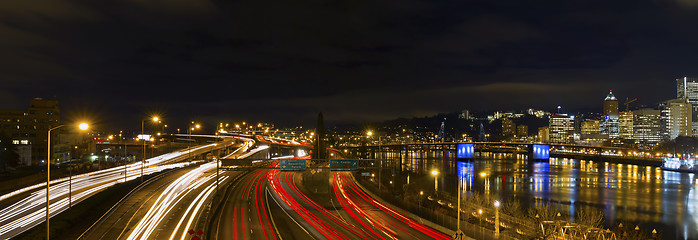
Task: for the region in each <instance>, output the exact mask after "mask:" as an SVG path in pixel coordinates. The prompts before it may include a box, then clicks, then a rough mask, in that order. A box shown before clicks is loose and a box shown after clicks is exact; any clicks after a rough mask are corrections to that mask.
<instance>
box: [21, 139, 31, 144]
mask: <svg viewBox="0 0 698 240" xmlns="http://www.w3.org/2000/svg"><path fill="white" fill-rule="evenodd" d="M20 143H21V144H24V145H27V144H29V140H22V141H20Z"/></svg>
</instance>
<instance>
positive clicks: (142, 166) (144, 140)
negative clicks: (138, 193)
mask: <svg viewBox="0 0 698 240" xmlns="http://www.w3.org/2000/svg"><path fill="white" fill-rule="evenodd" d="M152 120H153V122H158V121H159V120H160V118H159V117H157V116H154V117H153V118H152ZM144 129H145V119H141V137H140V138H141V140H143V157H142V159H141V183H143V169H144V168H145V142H146V141H147V140H146V139H145V136H144V133H143V132H144Z"/></svg>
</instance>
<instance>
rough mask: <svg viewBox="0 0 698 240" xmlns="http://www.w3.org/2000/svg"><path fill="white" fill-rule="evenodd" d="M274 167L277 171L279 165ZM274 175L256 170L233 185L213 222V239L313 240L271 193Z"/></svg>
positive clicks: (211, 232) (269, 170) (266, 171)
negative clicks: (271, 178) (270, 182)
mask: <svg viewBox="0 0 698 240" xmlns="http://www.w3.org/2000/svg"><path fill="white" fill-rule="evenodd" d="M265 165H267V166H269V164H265ZM271 166H273V167H278V162H273V163H272V164H271ZM272 172H273V169H265V168H260V169H256V170H253V171H251V172H248V173H246V174H245V175H244V176H243V178H241V179H240V181H238V182H235V183H233V184H231V185H230V187H229V188H228V189H227V191H226V196H225V200H224V201H222V202H221V203H220V209H219V211H218V212H217V213H216V215H215V217H214V218H213V221H212V222H211V226H212V227H211V229H210V235H211V237H212V239H241V240H244V239H313V237H312V236H311V235H309V233H308V232H307V231H306V230H305V229H304V228H302V227H301V226H300V225H299V224H298V223H297V222H296V220H295V219H293V218H292V217H291V216H290V214H293V212H292V211H291V209H283V208H282V207H283V206H284V204H283V203H281V202H280V201H279V199H275V198H274V195H273V194H272V192H271V191H269V184H268V181H269V178H270V174H271V173H272Z"/></svg>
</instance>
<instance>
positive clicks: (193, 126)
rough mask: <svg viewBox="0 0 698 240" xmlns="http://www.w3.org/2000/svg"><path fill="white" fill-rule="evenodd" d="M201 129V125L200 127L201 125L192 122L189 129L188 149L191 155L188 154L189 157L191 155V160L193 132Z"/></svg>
mask: <svg viewBox="0 0 698 240" xmlns="http://www.w3.org/2000/svg"><path fill="white" fill-rule="evenodd" d="M199 128H201V125H200V124H196V123H194V122H191V125H189V128H187V131H189V147H188V149H189V151H188V152H189V154H188V155H189V158H191V132H192V131H194V130H196V129H199Z"/></svg>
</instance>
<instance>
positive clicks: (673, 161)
mask: <svg viewBox="0 0 698 240" xmlns="http://www.w3.org/2000/svg"><path fill="white" fill-rule="evenodd" d="M662 169H664V170H669V171H675V172H687V173H698V160H696V159H695V158H676V157H671V158H670V157H667V158H664V161H663V163H662Z"/></svg>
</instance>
